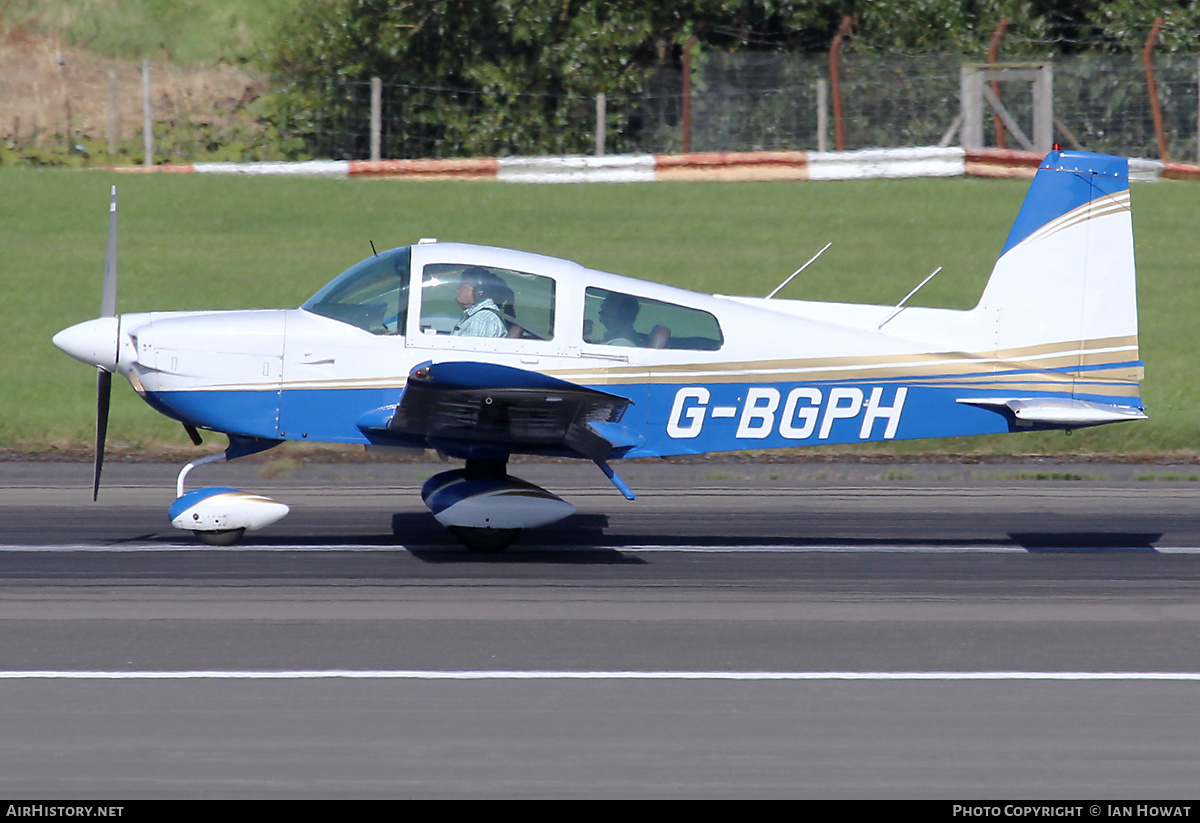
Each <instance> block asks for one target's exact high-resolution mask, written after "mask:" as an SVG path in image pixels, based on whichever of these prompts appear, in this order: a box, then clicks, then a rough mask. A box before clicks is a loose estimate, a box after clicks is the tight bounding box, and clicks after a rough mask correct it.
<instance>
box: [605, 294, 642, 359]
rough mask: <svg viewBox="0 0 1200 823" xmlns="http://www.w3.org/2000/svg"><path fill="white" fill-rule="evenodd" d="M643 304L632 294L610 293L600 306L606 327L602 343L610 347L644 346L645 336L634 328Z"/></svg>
mask: <svg viewBox="0 0 1200 823" xmlns="http://www.w3.org/2000/svg"><path fill="white" fill-rule="evenodd" d="M640 308H641V304H640V303H638V299H637V298H636V297H634V296H633V295H632V294H620V293H619V292H609V294H608V297H606V298H604V302H603V303H601V304H600V322H601V323H602V324H603V325H604V337H602V338H601V339H600V342H601V343H604V344H605V345H608V346H643V345H645V342H646V338H645V335H642V334H639V333H638V332H637V331H636V330H635V329H634V328H633V321H635V320H637V316H638V310H639V309H640Z"/></svg>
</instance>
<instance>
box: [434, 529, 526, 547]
mask: <svg viewBox="0 0 1200 823" xmlns="http://www.w3.org/2000/svg"><path fill="white" fill-rule="evenodd" d="M448 528H449V530H450V533H451V534H452V535H454V536H455V537H456V538H457V539H458V542H459V543H462V544H463V545H464V546H466V547H467V548H468V549H470V550H471V551H473V552H478V553H479V554H496V553H498V552H502V551H504V550H505V549H507V548H508V546H509V544H510V543H512V542H513V541H514V540H516V539H517V535H518V534H520V533H521V530H520V529H481V528H476V527H472V526H449V527H448Z"/></svg>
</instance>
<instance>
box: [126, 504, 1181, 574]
mask: <svg viewBox="0 0 1200 823" xmlns="http://www.w3.org/2000/svg"><path fill="white" fill-rule="evenodd" d="M391 525H392V531H391V534H387V533H377V534H369V535H355V536H354V537H353V538H352V539H351V540H349V541H348V540H347V537H346V536H345V535H344V534H343V535H332V534H310V535H304V536H288V537H282V538H280V537H277V536H267V535H259V534H253V535H248V536H247V537H246V539H245V540H244V541H243V544H244V545H246V546H248V547H250V546H253V545H254V544H255V543H260V544H263V545H272V546H295V547H296V548H298V549H302V548H305V547H318V546H328V545H344V544H346V543H347V542H352V543H353V544H356V545H363V546H395V547H396V548H397V549H398V550H404V551H408V552H409V553H410V554H411V555H412V556H414V557H416V558H418V559H421V560H423V561H426V562H429V563H464V562H497V561H499V562H538V563H572V564H588V563H597V564H611V563H641V562H644V561H643V560H641V559H640V558H636V557H630V556H627V555H625V554H623V553H622V550H623V549H624V550H629V549H634V548H640V547H645V546H655V547H660V548H667V549H669V548H671V547H689V548H696V547H699V548H710V547H722V548H726V547H728V548H740V549H746V550H750V551H752V550H754V549H755V548H759V547H766V546H770V547H772V548H775V547H794V548H796V549H804V548H815V547H823V546H830V545H836V546H839V547H847V548H857V549H861V550H863V551H871V550H872V549H873V548H878V549H881V550H883V549H888V550H895V549H896V548H897V547H899V548H903V547H908V546H911V547H914V548H916V547H932V548H946V549H951V548H964V549H968V550H969V549H971V548H979V549H988V548H993V549H995V548H1006V547H1013V546H1019V547H1021V548H1023V549H1025V550H1026V551H1028V552H1030V553H1037V554H1045V553H1055V552H1069V553H1120V552H1130V553H1145V552H1155V551H1156V549H1155V547H1154V544H1155V543H1156V542H1157V541H1158V540H1160V539H1161V538H1162V534H1161V533H1146V532H1078V531H1064V532H1009V533H1008V534H1007V536H1006V537H994V538H976V539H970V540H963V539H961V538H941V537H931V536H911V535H909V536H905V537H900V536H895V537H890V536H882V537H848V536H840V535H825V536H817V537H808V536H798V535H796V534H795V533H791V534H774V535H772V534H761V533H760V534H753V535H745V536H737V535H731V534H722V535H695V534H684V535H681V534H678V533H657V532H647V531H640V530H639V531H636V532H632V533H630V532H628V531H617V532H613V531H612V529H611V527H610V523H609V518H608V516H607V515H604V514H582V513H581V514H576V515H574V516H572V517H570V518H568V519H567V520H564V521H563V522H562V523H560V524H559V525H558V526H556V528H554V529H548V530H545V531H541V530H529V531H526V532H525V533H524V534H522V535H521V536H520V538H519V539H518V540H517V542H516V543H515V544H514V545H513V546H511V547H510V548H509V549H508V550H507V551H505V552H502V553H500V554H496V555H488V554H477V553H474V552H469V551H467V550H466V549H465V548H462V549H461V550H457V549H460V548H461V547H458V546H457V545H456V544H454V543H453V542H452V541H450V540H448V539H447V535H446V532H445V530H444V529H443V528H442V527H441V526H440V525H439V524H438V523H437V522H436V521H435V520H434V518H433V517H432V516H431V515H429V514H428V513H426V512H405V513H398V514H393V515H392V524H391ZM171 537H173V536H167V535H161V536H155V538H152V540H151V542H157V540H158V539H161V540H163V541H164V542H167V541H169V542H172V543H174V542H176V541H175V540H172V539H171ZM137 539H139V540H143V539H145V537H142V538H137ZM546 549H562V550H563V551H546Z"/></svg>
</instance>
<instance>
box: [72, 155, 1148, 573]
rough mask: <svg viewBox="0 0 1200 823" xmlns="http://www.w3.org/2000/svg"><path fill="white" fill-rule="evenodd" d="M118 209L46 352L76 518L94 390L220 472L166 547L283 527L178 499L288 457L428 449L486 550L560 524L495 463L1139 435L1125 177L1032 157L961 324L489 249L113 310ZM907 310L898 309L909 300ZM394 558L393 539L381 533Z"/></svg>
mask: <svg viewBox="0 0 1200 823" xmlns="http://www.w3.org/2000/svg"><path fill="white" fill-rule="evenodd" d="M115 237H116V191H115V187H114V191H113V201H112V206H111V216H110V226H109V249H108V254H107V263H106V269H105V281H104V289H103V298H102V301H101V304H102V305H101V317H99V318H98V319H95V320H90V321H87V322H84V323H80V324H78V325H75V326H72V327H70V328H68V329H65V330H63V331H61V332H59V333H58V334H57V335H56V336H55V338H54V343H55V345H56V346H58V347H59V348H60V349H62V350H63V351H65V352H66V353H68V354H70V355H71V356H72V357H75V358H76V359H78V360H81V361H83V362H85V363H89V364H91V365H94V366H96V367H97V369H98V374H99V392H98V393H99V402H98V413H97V448H96V464H95V471H94V483H93V497H95V495H96V491H97V490H98V488H99V481H100V471H101V467H102V463H103V455H104V437H105V428H106V425H107V417H108V398H109V394H110V391H111V380H112V375H113V374H114V373H119V374H121V375H123V376H125V377H126V378H127V379H128V380H129V382H130V384H132V386H133V388H134V390H135V391H137V393H138V394H139V395H141V396H142V398H143V399H144V400H145V401H146V402H147V403H149V404H150V405H151V406H153V407H154V408H155V409H157V410H158V411H160V412H162V413H163V414H165V415H167V416H169V417H172V418H174V419H176V420H178V421H180V422H182V423H183V425H184V427H185V429H186V430H187V431H188V433H189V434H190V435H191V436H192V439H193V441H194V442H196V443H197V444H199V442H200V437H199V434H198V430H200V429H204V430H208V431H212V432H220V433H223V434H225V435H227V436H228V438H229V446H228V448H227V449H225V450H224V452H220V453H218V454H214V455H210V456H208V457H203V458H200V459H199V460H195V461H193V462H191V463H189V464H188V465H187V466H185V467H184V468H183V470H182V471H181V472H180V474H179V480H178V484H177V486H178V488H177V494H178V498H177V499H176V501H175V503H174V504H173V505H172V506H171V509H170V518H171V522H172V524H173V525H174V526H176V527H178V528H180V529H186V530H190V531H193V532H195V533H196V535H197V536H198V537H199V538H200V539H202V540H204V541H206V542H210V543H215V544H220V545H226V544H230V543H232V542H234V541H236V540H237V539H239V538H240V537H241V536H242V534H243V533H244V532H245V531H248V530H255V529H260V528H263V527H264V526H267V525H269V524H271V523H273V522H275V521H276V520H278V519H279V518H280V517H282V516H283V515H284V514H286V513H287V507H286V506H285V505H284V504H282V503H278V502H276V501H273V500H270V499H268V498H265V497H261V496H258V495H254V494H251V493H248V492H244V491H241V490H237V489H229V488H223V487H222V488H205V489H196V490H193V491H190V492H185V491H184V481H185V478H186V476H187V474H188V472H189V471H190V470H191V469H192V468H193V467H195V466H197V465H199V464H201V463H206V462H211V461H215V460H222V459H224V460H232V459H235V458H237V457H241V456H244V455H248V454H253V453H255V452H260V451H263V450H265V449H268V448H271V447H273V446H276V445H278V444H280V443H282V442H284V441H286V440H296V441H304V442H332V443H358V444H364V445H370V446H398V447H408V448H413V447H416V448H432V449H436V450H437V451H439V452H441V453H442V454H444V455H447V456H449V457H452V458H457V459H460V460H463V461H465V465H464V467H463V468H459V469H455V470H452V471H447V472H443V473H441V474H438V475H437V476H435V477H432V478H430V480H429V481H428V482H427V483H426V484H425V487H424V490H423V492H422V497H423V498H424V500H425V503H426V504H427V505H428V506H429V508H430V509H431V510H432V512H433V514H434V516H435V517H436V518H437V519H438V521H440V522H441V523H442V524H443V525H445V526H447V527H449V529H450V530H451V531H452V532H453V533H454V534H455V535H456V536H457V537H458V538H459V539H460V540H461V541H462V542H463V543H464V544H466V545H467V546H468V547H470V548H472V549H474V550H477V551H498V550H500V549H502V548H504V547H505V546H507V545H508V544H509V543H510V542H511V541H512V540H513V538H514V537H515V536H516V534H517V533H518V531H519V530H520V529H523V528H531V527H537V526H544V525H547V524H550V523H553V522H556V521H558V520H561V519H562V518H564V517H567V516H569V515H570V514H572V513H573V512H574V511H575V509H574V507H573V506H572V505H571V504H570V503H568V502H566V501H564V500H562V499H561V498H559V497H558V496H556V495H554V494H553V493H551V492H549V491H546V490H545V489H542V488H539V487H537V486H535V485H533V484H531V483H527V482H525V481H523V480H520V479H518V478H515V477H512V476H510V475H509V474H508V472H507V464H508V460H509V457H510V455H512V454H518V453H519V454H534V455H552V456H559V457H578V458H583V459H586V460H591V461H593V462H595V463H596V465H597V466H599V468H600V469H601V470H602V471H603V472H604V474H605V475H607V477H608V478H609V480H610V481H612V483H613V484H614V485H615V486H616V487H617V489H619V490H620V491H621V493H622V494H623V495H624V496H625V497H626V498H628V499H630V500H632V499H633V498H634V494H633V492H632V491H631V490H630V489H629V487H628V486H627V485H626V484H625V482H624V481H622V479H621V478H620V476H619V475H618V474H617V473H616V472H615V471H614V470H613V469H612V467H611V463H612V462H613V461H615V460H617V459H620V458H633V457H663V456H670V455H684V454H699V453H703V452H724V451H734V450H740V449H749V448H753V449H764V448H779V447H795V446H810V445H819V444H828V443H861V442H871V441H888V440H900V439H908V438H918V437H947V436H954V435H973V434H992V433H997V432H1019V431H1028V430H1032V429H1074V428H1079V427H1083V426H1094V425H1099V424H1103V423H1113V422H1118V421H1125V420H1137V419H1141V418H1144V417H1145V416H1146V415H1145V413H1144V410H1143V407H1142V402H1141V397H1140V385H1139V384H1140V380H1141V377H1142V362H1141V360H1140V358H1139V355H1138V340H1137V305H1136V294H1135V272H1134V251H1133V228H1132V222H1131V219H1130V203H1129V167H1128V163H1127V161H1126V160H1124V159H1122V158H1118V157H1109V156H1105V155H1097V154H1088V153H1084V152H1065V151H1058V150H1056V151H1054V152H1052V153H1050V154H1049V155H1048V156H1047V157H1046V159H1045V161H1044V162H1043V163H1042V165H1041V167H1040V168H1039V170H1038V171H1037V174H1036V176H1035V178H1034V180H1033V184H1032V186H1031V187H1030V189H1029V193H1028V195H1027V196H1026V198H1025V202H1024V204H1023V205H1022V207H1021V211H1020V213H1019V214H1018V215H1017V219H1016V222H1015V223H1014V225H1013V227H1012V230H1011V232H1010V233H1009V235H1008V240H1007V241H1006V242H1005V244H1004V248H1003V251H1002V252H1001V254H1000V258H999V260H998V261H997V263H996V266H995V269H994V270H993V272H992V275H991V278H990V280H989V281H988V283H987V287H986V289H985V290H984V292H983V296H982V298H981V299H980V301H979V304H978V305H977V306H976V307H975V308H973V309H971V310H969V311H956V310H949V309H930V308H910V307H907V306H904V305H903V301H902V304H901V306H900V307H896V306H874V305H857V304H845V303H817V302H808V301H798V300H782V299H772V298H754V297H729V296H724V295H705V294H697V293H695V292H690V291H685V290H682V289H676V288H671V287H668V286H664V285H660V284H657V283H650V282H645V281H641V280H634V279H630V278H626V277H620V276H617V275H614V274H607V273H604V272H599V271H593V270H591V269H587V268H584V267H583V266H580V265H578V264H576V263H571V262H568V261H565V260H559V259H554V258H550V257H543V256H540V255H536V254H529V253H525V252H519V251H511V250H507V249H499V248H489V247H482V246H473V245H465V244H461V243H439V242H437V241H434V240H428V239H425V240H421V241H420V242H419V243H417V244H415V245H412V246H405V247H403V248H397V249H392V250H390V251H386V252H383V253H381V254H378V255H375V256H372V257H369V258H367V259H366V260H364V261H362V262H361V263H359V264H358V265H356V266H353V267H352V268H350V269H348V270H347V271H345V272H344V273H342V274H341V275H339V276H338V277H336V278H335V279H334V280H333V281H331V282H330V283H329V284H328V285H327V286H325V287H324V288H322V289H321V290H320V291H319V292H317V293H316V294H315V295H313V297H312V298H311V299H310V300H308V302H306V303H305V304H304V305H303V306H301V307H300V308H298V309H282V310H271V311H221V312H149V313H137V314H123V315H118V314H117V313H116V261H115V258H116V252H115V249H116V239H115ZM906 299H907V298H906ZM401 537H402V536H401Z"/></svg>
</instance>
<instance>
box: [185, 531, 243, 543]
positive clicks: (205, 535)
mask: <svg viewBox="0 0 1200 823" xmlns="http://www.w3.org/2000/svg"><path fill="white" fill-rule="evenodd" d="M245 533H246V530H245V529H226V530H225V531H219V532H192V534H194V535H196V539H198V540H199V541H200V542H201V543H207V544H208V545H210V546H232V545H233V544H234V543H236V542H238V541H239V540H241V539H242V535H243V534H245Z"/></svg>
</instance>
